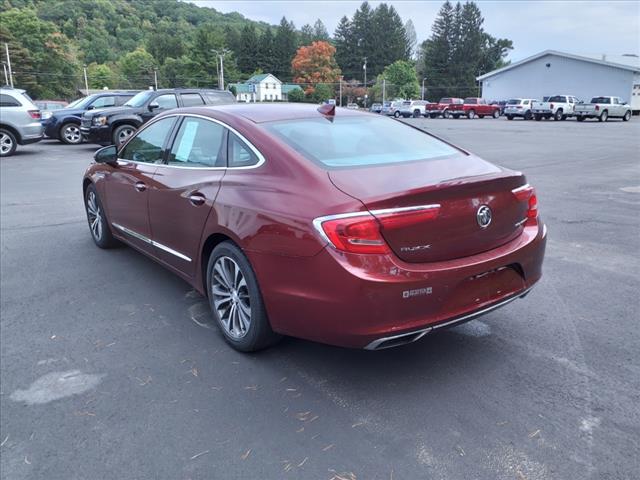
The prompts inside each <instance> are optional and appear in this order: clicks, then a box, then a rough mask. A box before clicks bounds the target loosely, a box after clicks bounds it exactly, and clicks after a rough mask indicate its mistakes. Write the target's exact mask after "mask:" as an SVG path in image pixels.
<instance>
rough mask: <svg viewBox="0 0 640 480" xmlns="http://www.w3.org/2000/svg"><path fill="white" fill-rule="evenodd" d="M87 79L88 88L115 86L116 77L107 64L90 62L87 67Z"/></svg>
mask: <svg viewBox="0 0 640 480" xmlns="http://www.w3.org/2000/svg"><path fill="white" fill-rule="evenodd" d="M87 80H88V82H89V88H104V87H107V88H115V87H117V78H116V75H115V74H114V72H113V70H111V68H110V67H109V66H108V65H105V64H100V65H98V64H97V63H92V64H90V65H89V66H88V68H87Z"/></svg>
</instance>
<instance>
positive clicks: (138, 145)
mask: <svg viewBox="0 0 640 480" xmlns="http://www.w3.org/2000/svg"><path fill="white" fill-rule="evenodd" d="M175 121H176V119H175V117H168V118H163V119H161V120H158V121H157V122H154V123H152V124H150V125H149V126H148V127H146V128H143V129H142V130H140V131H139V132H138V133H137V134H136V135H134V136H133V137H132V138H131V140H130V141H129V142H128V143H126V144H125V145H124V147H123V148H122V149H121V150H120V152H119V153H118V165H117V167H115V168H114V169H113V171H112V172H111V173H110V174H109V176H108V178H107V179H106V180H107V181H106V182H105V189H106V200H107V208H108V215H109V221H110V222H111V225H112V227H113V228H112V231H113V232H114V233H115V234H116V235H118V236H120V237H123V238H124V239H125V240H127V241H128V242H130V243H131V244H133V245H134V246H136V247H138V248H140V249H142V250H144V251H147V252H153V248H152V245H151V227H150V224H149V210H148V199H149V192H150V191H152V190H153V189H154V188H155V187H154V180H153V174H154V173H155V171H156V169H157V168H158V165H159V164H160V163H162V161H163V158H164V155H165V149H166V145H167V142H168V139H169V137H170V134H171V131H172V129H173V126H174V124H175Z"/></svg>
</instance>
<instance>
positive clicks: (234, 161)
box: [228, 132, 259, 167]
mask: <svg viewBox="0 0 640 480" xmlns="http://www.w3.org/2000/svg"><path fill="white" fill-rule="evenodd" d="M228 149H229V150H228V152H229V153H228V158H229V161H228V165H229V167H250V166H252V165H256V164H257V163H258V161H259V159H258V157H257V156H256V154H255V153H253V151H252V150H251V148H249V146H248V145H247V144H246V143H244V142H243V141H242V140H240V138H239V137H238V136H237V135H236V134H234V133H231V132H229V146H228Z"/></svg>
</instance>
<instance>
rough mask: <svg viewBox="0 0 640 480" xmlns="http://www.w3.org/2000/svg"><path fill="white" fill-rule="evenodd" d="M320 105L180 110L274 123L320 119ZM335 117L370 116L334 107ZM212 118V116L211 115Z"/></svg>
mask: <svg viewBox="0 0 640 480" xmlns="http://www.w3.org/2000/svg"><path fill="white" fill-rule="evenodd" d="M318 107H320V105H315V104H309V103H279V104H277V103H270V104H264V103H231V104H227V105H210V106H204V107H193V108H187V109H181V111H182V112H183V113H198V114H200V115H207V114H213V113H214V112H221V113H225V114H228V115H231V116H238V117H243V118H246V119H247V120H250V121H252V122H254V123H264V122H276V121H279V120H296V119H302V118H322V117H324V115H322V114H321V113H320V112H319V111H318ZM335 115H336V116H344V117H353V116H361V115H370V114H369V113H365V112H359V111H357V110H347V109H346V108H340V107H336V113H335ZM211 116H213V115H211Z"/></svg>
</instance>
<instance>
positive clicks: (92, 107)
mask: <svg viewBox="0 0 640 480" xmlns="http://www.w3.org/2000/svg"><path fill="white" fill-rule="evenodd" d="M94 108H96V107H94V106H93V105H89V106H88V107H87V110H93V109H94Z"/></svg>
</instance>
